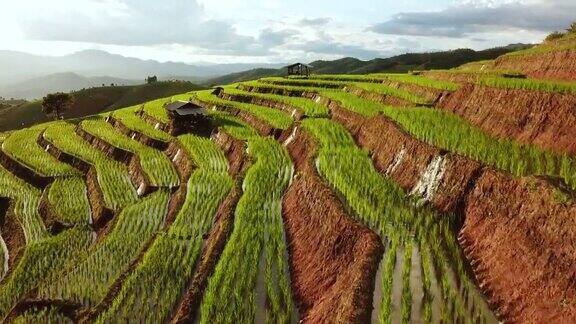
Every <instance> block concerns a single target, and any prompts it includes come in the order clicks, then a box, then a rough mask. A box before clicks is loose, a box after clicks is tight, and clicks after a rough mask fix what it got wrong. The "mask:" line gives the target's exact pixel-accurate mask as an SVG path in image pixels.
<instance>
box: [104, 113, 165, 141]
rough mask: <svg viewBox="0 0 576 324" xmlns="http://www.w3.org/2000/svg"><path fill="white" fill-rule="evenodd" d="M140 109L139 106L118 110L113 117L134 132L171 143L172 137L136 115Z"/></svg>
mask: <svg viewBox="0 0 576 324" xmlns="http://www.w3.org/2000/svg"><path fill="white" fill-rule="evenodd" d="M139 109H140V108H139V107H138V106H135V107H129V108H124V109H120V110H116V111H115V112H114V113H112V116H113V117H114V118H116V119H118V120H119V121H120V122H122V124H123V125H124V126H126V127H127V128H129V129H130V130H132V131H135V132H138V133H141V134H143V135H146V136H148V137H150V138H152V139H156V140H159V141H163V142H170V140H172V136H170V135H169V134H167V133H165V132H163V131H161V130H159V129H156V128H154V127H153V126H152V125H150V124H148V123H147V122H145V121H144V120H143V119H142V118H140V117H139V116H138V115H137V114H136V113H137V111H138V110H139Z"/></svg>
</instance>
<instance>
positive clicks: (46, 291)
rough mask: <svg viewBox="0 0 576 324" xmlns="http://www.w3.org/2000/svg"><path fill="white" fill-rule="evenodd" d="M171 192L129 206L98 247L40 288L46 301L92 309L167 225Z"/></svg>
mask: <svg viewBox="0 0 576 324" xmlns="http://www.w3.org/2000/svg"><path fill="white" fill-rule="evenodd" d="M169 197H170V193H169V191H168V190H166V189H160V190H158V191H156V192H154V193H152V194H150V195H149V196H146V197H145V198H143V199H142V200H141V201H139V202H138V203H135V204H133V205H131V206H128V207H126V208H125V209H124V210H123V211H122V212H121V213H120V214H119V215H118V216H117V220H116V223H115V224H114V228H113V229H112V231H111V232H110V233H109V234H108V235H107V236H106V238H105V239H104V240H103V241H102V242H101V243H99V244H98V245H95V246H93V247H92V248H91V249H89V250H88V251H86V252H85V253H83V254H81V255H79V256H78V257H77V258H75V259H74V260H73V261H72V262H70V263H69V265H68V266H66V267H63V269H64V270H63V271H61V272H54V273H53V275H52V276H50V277H48V278H46V280H45V281H44V283H43V284H42V285H40V286H39V288H38V296H39V297H40V298H43V299H62V300H68V301H73V302H76V303H81V304H83V305H85V306H93V305H95V304H97V303H99V302H100V301H101V300H102V299H103V298H104V296H105V295H106V293H107V292H108V290H109V288H110V286H111V285H112V284H113V283H114V282H115V281H116V279H117V278H118V277H119V276H120V275H121V274H122V272H123V271H125V270H126V269H127V268H128V266H129V265H130V263H131V262H132V261H133V260H134V259H135V258H136V257H137V256H138V254H139V253H140V251H142V249H143V248H144V246H145V245H146V243H147V242H148V241H149V240H150V239H152V238H153V236H154V233H155V232H156V231H158V230H159V229H160V228H161V227H162V226H163V224H164V220H165V217H166V213H167V208H168V200H169Z"/></svg>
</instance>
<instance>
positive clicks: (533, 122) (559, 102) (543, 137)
mask: <svg viewBox="0 0 576 324" xmlns="http://www.w3.org/2000/svg"><path fill="white" fill-rule="evenodd" d="M438 106H439V107H440V108H442V109H445V110H448V111H451V112H453V113H456V114H457V115H459V116H461V117H462V118H464V119H466V120H468V121H469V122H470V123H472V124H474V125H476V126H478V127H480V128H481V129H482V130H484V131H485V132H487V133H489V134H491V135H494V136H497V137H500V138H511V139H516V140H518V141H520V142H522V143H526V144H535V145H538V146H540V147H543V148H547V149H551V150H554V151H556V152H559V153H568V154H575V153H576V140H574V139H575V138H576V128H574V125H576V95H574V94H562V93H552V92H545V91H528V90H517V89H500V88H492V87H486V86H481V85H474V84H466V85H463V86H462V87H460V89H458V90H457V91H456V92H454V93H452V94H447V95H445V96H443V98H442V100H440V101H439V103H438Z"/></svg>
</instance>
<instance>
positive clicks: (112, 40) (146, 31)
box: [0, 0, 576, 63]
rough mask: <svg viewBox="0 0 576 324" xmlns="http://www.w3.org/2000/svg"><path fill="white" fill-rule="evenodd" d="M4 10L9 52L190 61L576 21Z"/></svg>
mask: <svg viewBox="0 0 576 324" xmlns="http://www.w3.org/2000/svg"><path fill="white" fill-rule="evenodd" d="M0 8H1V10H0V28H1V30H2V31H3V32H2V33H1V34H0V49H8V50H18V51H25V52H30V53H36V54H44V55H64V54H69V53H72V52H75V51H79V50H83V49H100V50H106V51H109V52H111V53H117V54H121V55H125V56H132V57H138V58H143V59H155V60H159V61H182V62H188V63H193V62H211V63H224V62H251V63H253V62H262V63H277V62H289V61H294V60H303V61H312V60H316V59H336V58H340V57H345V56H354V57H358V58H361V59H371V58H374V57H388V56H392V55H396V54H401V53H406V52H421V51H434V50H446V49H453V48H463V47H468V48H473V49H484V48H489V47H494V46H501V45H507V44H509V43H515V42H539V41H541V40H542V38H543V37H544V36H545V35H546V34H547V33H549V32H550V31H553V30H557V29H561V28H563V27H565V26H567V25H568V24H569V22H570V21H572V20H574V19H576V15H575V14H574V13H576V1H575V0H439V1H432V0H424V1H422V0H420V1H415V0H409V1H398V0H396V1H390V0H380V1H379V0H355V1H336V0H332V1H329V0H291V1H287V0H266V1H262V0H162V1H158V0H51V1H40V0H19V1H8V0H0Z"/></svg>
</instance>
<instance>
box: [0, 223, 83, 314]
mask: <svg viewBox="0 0 576 324" xmlns="http://www.w3.org/2000/svg"><path fill="white" fill-rule="evenodd" d="M91 242H92V231H91V230H90V228H88V227H86V226H77V227H74V228H72V229H70V230H67V231H64V232H62V233H61V234H59V235H56V236H52V237H46V238H44V239H41V240H38V241H35V242H31V243H28V244H27V245H26V248H25V249H24V253H23V254H22V257H21V259H20V262H19V263H18V265H17V266H16V267H15V268H14V270H13V271H12V272H11V273H10V275H9V276H8V277H7V278H5V280H4V282H3V283H2V285H0V319H4V317H5V316H6V315H7V313H8V311H9V310H10V309H11V308H12V307H13V306H14V304H15V303H17V302H18V301H19V300H20V299H21V298H22V297H23V296H24V294H26V293H28V292H29V291H30V290H31V289H33V288H35V287H36V286H37V284H38V283H39V282H40V281H42V280H44V279H46V277H48V276H50V274H52V273H54V272H57V271H58V270H59V269H61V268H62V267H63V266H64V265H65V264H66V263H67V262H68V261H69V260H70V259H71V258H72V257H73V256H74V255H76V254H77V253H79V252H80V251H83V250H85V249H86V248H88V246H89V245H90V243H91Z"/></svg>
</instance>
